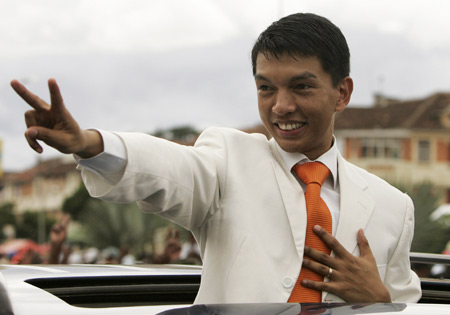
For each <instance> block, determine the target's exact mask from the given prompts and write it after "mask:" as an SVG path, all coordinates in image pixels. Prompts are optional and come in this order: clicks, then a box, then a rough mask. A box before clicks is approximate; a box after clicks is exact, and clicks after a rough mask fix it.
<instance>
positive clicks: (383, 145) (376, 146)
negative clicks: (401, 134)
mask: <svg viewBox="0 0 450 315" xmlns="http://www.w3.org/2000/svg"><path fill="white" fill-rule="evenodd" d="M401 151H402V140H401V139H377V138H364V139H361V157H362V158H376V159H395V160H396V159H400V158H401Z"/></svg>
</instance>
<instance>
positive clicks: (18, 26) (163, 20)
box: [0, 0, 450, 171]
mask: <svg viewBox="0 0 450 315" xmlns="http://www.w3.org/2000/svg"><path fill="white" fill-rule="evenodd" d="M295 12H312V13H316V14H319V15H323V16H325V17H327V18H328V19H330V20H331V21H332V22H333V23H335V24H336V25H337V26H338V27H340V29H341V30H342V32H343V33H344V35H345V36H346V38H347V42H348V44H349V47H350V51H351V55H352V57H351V63H352V66H351V68H352V70H351V76H352V77H353V79H354V81H355V90H354V93H353V96H352V100H351V102H350V106H371V104H372V101H373V95H374V94H375V93H383V94H385V95H386V96H388V97H393V98H399V99H417V98H425V97H427V96H430V95H432V94H433V93H436V92H450V32H449V31H448V30H450V19H449V18H448V12H450V1H446V0H427V1H417V0H395V1H392V0H339V1H335V0H310V1H295V0H284V1H283V0H154V1H153V0H114V1H111V0H72V1H67V0H14V1H6V0H0V139H1V141H2V154H1V163H2V168H3V170H5V171H22V170H25V169H27V168H29V167H32V166H33V165H34V164H35V163H36V162H37V161H38V160H39V159H47V158H51V157H55V156H58V155H59V153H58V152H56V151H55V150H53V149H51V148H49V147H47V146H45V147H44V153H43V154H42V155H38V154H37V153H35V152H34V151H32V150H31V149H30V148H29V147H28V145H27V143H26V141H25V138H24V136H23V134H24V132H25V129H26V127H25V124H24V119H23V115H24V112H25V111H26V110H28V105H27V104H25V103H24V102H23V101H22V100H21V99H20V98H19V97H18V96H16V95H15V94H14V92H13V91H12V89H11V88H10V86H9V82H10V81H11V80H12V79H19V80H21V81H22V82H23V83H25V84H26V86H27V87H28V88H29V89H30V90H32V91H33V92H34V93H36V94H38V95H39V96H41V97H42V98H43V99H45V100H48V90H47V80H48V79H49V78H56V80H57V81H58V83H59V85H60V88H61V91H62V93H63V97H64V100H65V103H66V106H67V107H68V108H69V110H70V111H71V112H72V114H73V116H74V117H75V118H76V119H77V120H78V122H79V123H80V125H81V127H82V128H97V129H103V130H117V131H138V132H153V131H155V130H156V129H166V128H172V127H176V126H182V125H191V126H194V127H197V128H198V129H200V130H201V129H203V128H205V127H207V126H212V125H214V126H226V127H235V128H248V127H253V126H255V125H257V124H258V123H259V121H260V120H259V114H258V110H257V103H256V89H255V85H254V80H253V77H252V74H251V64H250V51H251V48H252V45H253V43H254V41H255V40H256V38H257V36H258V35H259V33H261V32H262V31H264V29H265V28H266V27H267V26H269V25H270V24H271V23H272V22H273V21H275V20H277V19H279V18H281V17H283V16H285V15H288V14H291V13H295Z"/></svg>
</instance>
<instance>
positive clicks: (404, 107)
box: [335, 93, 450, 203]
mask: <svg viewBox="0 0 450 315" xmlns="http://www.w3.org/2000/svg"><path fill="white" fill-rule="evenodd" d="M335 135H336V138H337V143H338V145H339V149H340V151H341V153H342V154H343V155H344V157H345V158H346V159H347V160H348V161H350V162H352V163H354V164H356V165H358V166H360V167H362V168H364V169H366V170H368V171H370V172H372V173H374V174H377V175H378V176H380V177H382V178H384V179H386V180H388V181H389V182H391V183H406V184H415V183H421V182H424V181H427V182H431V183H432V184H434V186H435V187H437V188H439V189H440V191H441V192H442V196H443V200H442V202H443V203H450V93H436V94H434V95H431V96H429V97H427V98H424V99H419V100H411V101H398V100H390V99H386V98H383V97H381V96H378V97H377V101H376V103H375V105H374V106H372V107H368V108H361V107H348V108H347V109H346V110H345V111H343V112H341V113H338V114H337V115H336V121H335Z"/></svg>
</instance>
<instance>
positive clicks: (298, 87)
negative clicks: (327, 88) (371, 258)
mask: <svg viewBox="0 0 450 315" xmlns="http://www.w3.org/2000/svg"><path fill="white" fill-rule="evenodd" d="M311 87H312V86H311V85H308V84H305V83H300V84H297V85H296V86H295V89H296V90H307V89H310V88H311Z"/></svg>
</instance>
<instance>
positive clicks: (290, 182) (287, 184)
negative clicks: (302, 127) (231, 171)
mask: <svg viewBox="0 0 450 315" xmlns="http://www.w3.org/2000/svg"><path fill="white" fill-rule="evenodd" d="M269 144H270V148H271V150H272V155H273V156H274V158H275V160H274V161H272V164H273V169H274V172H275V178H276V180H277V183H278V187H279V190H280V194H281V196H282V199H283V202H284V208H285V210H286V215H287V217H288V220H289V225H290V228H291V234H292V238H293V241H294V244H295V247H296V249H297V253H298V255H299V259H300V262H301V261H302V260H303V250H304V244H305V231H306V204H305V194H304V192H303V190H302V188H301V186H300V184H299V183H298V182H297V180H296V179H295V177H294V176H293V175H292V173H291V172H290V170H288V169H287V167H286V165H285V163H284V161H283V159H282V157H281V156H280V155H279V153H278V151H277V149H276V147H275V143H274V140H273V139H271V140H270V142H269Z"/></svg>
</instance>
